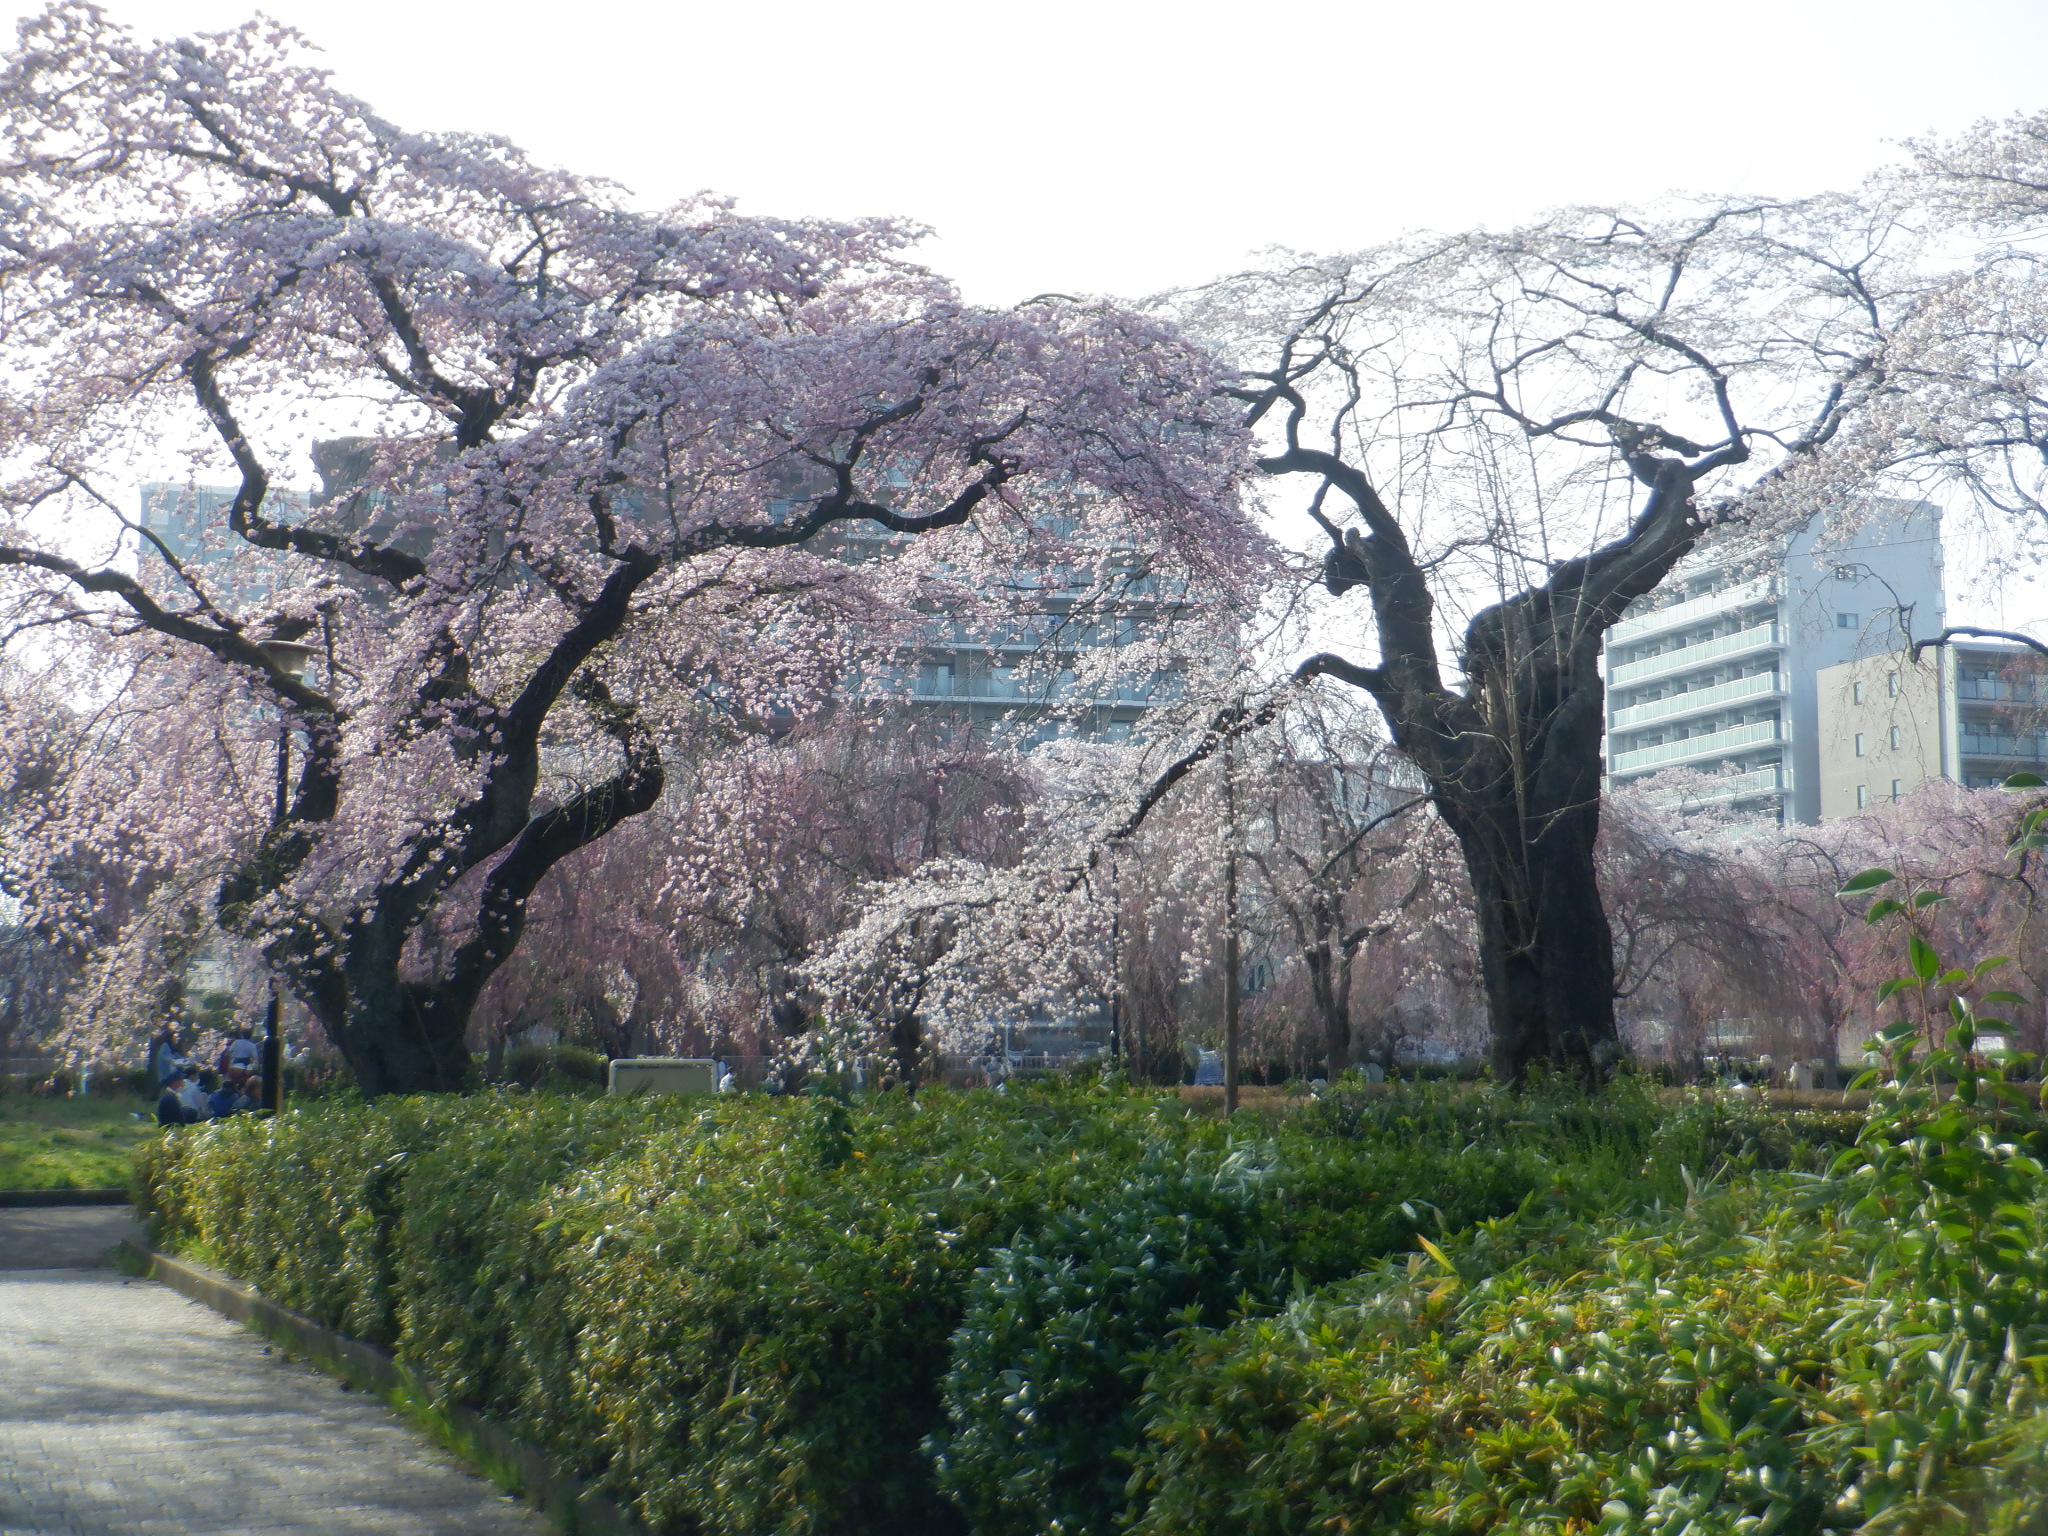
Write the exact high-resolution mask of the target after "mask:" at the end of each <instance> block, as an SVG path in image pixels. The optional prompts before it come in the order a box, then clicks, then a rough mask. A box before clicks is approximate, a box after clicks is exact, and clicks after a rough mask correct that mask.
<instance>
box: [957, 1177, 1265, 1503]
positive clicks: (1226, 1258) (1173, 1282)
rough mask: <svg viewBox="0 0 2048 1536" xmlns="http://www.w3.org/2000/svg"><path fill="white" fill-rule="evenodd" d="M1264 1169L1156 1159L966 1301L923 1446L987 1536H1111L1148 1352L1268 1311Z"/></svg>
mask: <svg viewBox="0 0 2048 1536" xmlns="http://www.w3.org/2000/svg"><path fill="white" fill-rule="evenodd" d="M1270 1182H1271V1178H1270V1171H1269V1170H1267V1169H1265V1168H1261V1167H1259V1166H1258V1165H1257V1163H1256V1162H1254V1161H1253V1160H1252V1159H1251V1158H1250V1157H1248V1156H1247V1155H1246V1154H1245V1153H1244V1152H1243V1151H1242V1150H1240V1151H1237V1152H1233V1153H1231V1154H1230V1155H1228V1156H1227V1157H1225V1158H1224V1159H1222V1161H1221V1163H1220V1165H1219V1166H1215V1167H1204V1166H1201V1165H1200V1164H1199V1163H1198V1164H1197V1165H1196V1166H1194V1167H1189V1166H1186V1165H1185V1163H1184V1162H1183V1161H1182V1160H1181V1159H1180V1158H1178V1157H1175V1156H1173V1155H1171V1154H1170V1153H1162V1152H1161V1151H1160V1150H1156V1149H1155V1150H1153V1151H1151V1152H1150V1153H1149V1154H1148V1156H1147V1157H1146V1158H1145V1160H1144V1161H1143V1162H1142V1163H1141V1164H1140V1166H1139V1167H1138V1168H1137V1169H1136V1170H1134V1176H1133V1177H1132V1178H1131V1180H1130V1181H1129V1182H1127V1183H1124V1184H1121V1185H1119V1186H1117V1187H1116V1188H1113V1189H1111V1190H1108V1191H1106V1192H1105V1193H1104V1195H1103V1196H1102V1198H1100V1199H1098V1200H1096V1201H1094V1202H1092V1203H1090V1204H1088V1205H1084V1206H1081V1207H1079V1208H1077V1209H1074V1210H1071V1211H1064V1212H1060V1213H1057V1214H1055V1215H1054V1216H1053V1217H1052V1219H1051V1220H1049V1221H1048V1222H1046V1223H1045V1224H1044V1225H1043V1226H1042V1227H1041V1228H1040V1229H1039V1230H1038V1231H1037V1232H1036V1233H1033V1234H1031V1235H1029V1236H1027V1237H1024V1238H1022V1239H1020V1240H1019V1241H1018V1242H1017V1243H1015V1244H1014V1245H1013V1246H1011V1247H1008V1248H1004V1249H999V1250H998V1251H997V1253H996V1254H995V1257H994V1260H993V1262H992V1263H990V1264H989V1265H988V1266H987V1267H985V1268H983V1269H982V1270H980V1271H979V1272H978V1273H977V1274H976V1276H975V1280H974V1285H973V1287H972V1289H971V1290H970V1291H969V1293H968V1301H967V1315H966V1318H965V1320H964V1321H963V1323H962V1324H961V1327H960V1329H959V1331H958V1332H957V1333H956V1334H955V1335H954V1336H953V1343H952V1367H951V1369H950V1370H949V1371H948V1373H947V1375H946V1380H945V1398H946V1406H947V1411H948V1416H949V1420H950V1424H949V1428H948V1430H947V1432H945V1433H942V1434H939V1435H935V1436H933V1437H932V1440H931V1450H932V1455H933V1460H934V1463H935V1465H936V1467H937V1469H938V1481H939V1486H940V1487H941V1488H943V1489H944V1490H945V1491H946V1492H947V1493H949V1494H950V1495H952V1497H953V1498H954V1499H955V1500H956V1501H957V1502H958V1503H959V1504H960V1505H961V1507H962V1508H963V1509H965V1510H966V1511H967V1513H968V1515H969V1517H970V1519H971V1521H972V1524H973V1529H974V1530H975V1531H976V1532H978V1533H986V1536H998V1533H1001V1536H1013V1533H1014V1536H1035V1533H1037V1532H1041V1531H1060V1532H1078V1531H1107V1530H1109V1529H1111V1528H1112V1522H1113V1520H1114V1518H1115V1515H1116V1513H1117V1512H1118V1511H1119V1510H1120V1509H1121V1508H1122V1505H1123V1502H1124V1501H1123V1485H1124V1480H1125V1478H1126V1477H1127V1476H1128V1468H1127V1467H1124V1466H1121V1465H1119V1464H1118V1462H1117V1460H1116V1459H1115V1453H1116V1452H1117V1450H1118V1449H1119V1448H1121V1447H1124V1446H1127V1445H1130V1444H1132V1443H1133V1442H1134V1441H1135V1439H1136V1426H1135V1422H1134V1419H1133V1411H1134V1409H1135V1406H1136V1402H1137V1397H1138V1389H1139V1387H1140V1386H1141V1385H1142V1384H1143V1381H1144V1376H1145V1372H1146V1370H1147V1368H1148V1367H1149V1365H1150V1364H1151V1360H1152V1357H1153V1354H1154V1352H1155V1351H1156V1350H1157V1349H1158V1347H1159V1346H1160V1345H1161V1344H1164V1343H1166V1342H1167V1341H1169V1340H1171V1339H1172V1338H1173V1337H1175V1335H1176V1334H1177V1333H1178V1332H1179V1330H1180V1329H1182V1328H1185V1327H1188V1326H1191V1325H1194V1324H1197V1323H1208V1324H1212V1325H1213V1324H1216V1323H1221V1322H1224V1321H1226V1320H1227V1318H1228V1315H1229V1313H1230V1311H1231V1309H1232V1307H1233V1305H1235V1304H1237V1303H1239V1302H1240V1301H1252V1300H1262V1299H1268V1298H1269V1297H1270V1293H1271V1292H1272V1290H1273V1288H1274V1286H1275V1284H1276V1282H1277V1281H1278V1280H1279V1279H1280V1274H1281V1270H1280V1253H1279V1251H1278V1250H1277V1248H1275V1247H1274V1246H1272V1244H1271V1241H1270V1228H1271V1225H1272V1224H1271V1223H1270V1222H1268V1221H1265V1220H1263V1219H1262V1211H1261V1206H1262V1203H1263V1200H1264V1197H1265V1195H1266V1187H1267V1185H1268V1184H1269V1183H1270Z"/></svg>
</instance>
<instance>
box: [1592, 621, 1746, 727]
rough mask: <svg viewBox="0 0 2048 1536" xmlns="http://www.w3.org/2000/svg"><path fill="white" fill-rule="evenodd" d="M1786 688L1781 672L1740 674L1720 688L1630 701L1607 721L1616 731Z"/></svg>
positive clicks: (1695, 712) (1694, 712) (1696, 712)
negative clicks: (1638, 702) (1637, 702)
mask: <svg viewBox="0 0 2048 1536" xmlns="http://www.w3.org/2000/svg"><path fill="white" fill-rule="evenodd" d="M1729 638H1731V639H1733V638H1734V637H1733V636H1730V637H1729ZM1784 691H1785V675H1784V674H1783V673H1782V672H1759V673H1757V674H1756V675H1755V676H1754V677H1738V678H1737V679H1736V680H1735V681H1734V682H1732V683H1722V684H1720V685H1718V686H1717V687H1713V688H1694V689H1692V690H1690V691H1688V692H1686V693H1674V694H1672V695H1671V696H1670V697H1668V698H1662V699H1652V700H1651V701H1650V702H1649V703H1647V704H1631V705H1630V706H1629V707H1628V708H1626V709H1617V710H1615V711H1614V712H1613V713H1612V714H1610V715H1609V716H1608V717H1607V724H1608V727H1609V728H1610V729H1613V730H1620V729H1622V728H1624V727H1627V726H1631V725H1648V724H1650V722H1652V721H1653V720H1670V719H1674V718H1676V717H1678V716H1680V715H1696V714H1698V713H1699V712H1700V711H1701V710H1703V709H1712V708H1714V707H1715V706H1717V705H1721V704H1727V703H1730V702H1732V701H1733V700H1736V699H1754V698H1760V697H1763V696H1765V695H1771V694H1781V693H1783V692H1784Z"/></svg>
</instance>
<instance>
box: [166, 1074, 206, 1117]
mask: <svg viewBox="0 0 2048 1536" xmlns="http://www.w3.org/2000/svg"><path fill="white" fill-rule="evenodd" d="M189 1087H191V1083H190V1082H189V1081H188V1080H187V1078H186V1076H185V1069H184V1068H183V1067H176V1066H174V1067H172V1068H171V1075H170V1076H169V1077H167V1078H165V1079H164V1091H163V1092H162V1093H161V1094H160V1095H158V1097H157V1101H156V1123H157V1124H158V1125H194V1124H197V1123H198V1120H199V1112H198V1111H197V1110H195V1109H193V1108H192V1107H191V1106H190V1105H189V1104H187V1103H186V1100H185V1090H186V1089H187V1088H189Z"/></svg>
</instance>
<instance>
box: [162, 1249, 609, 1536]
mask: <svg viewBox="0 0 2048 1536" xmlns="http://www.w3.org/2000/svg"><path fill="white" fill-rule="evenodd" d="M122 1246H123V1247H125V1248H126V1249H128V1251H129V1252H130V1253H132V1254H133V1255H134V1256H135V1257H136V1258H137V1259H138V1260H139V1261H140V1262H141V1264H142V1265H143V1267H144V1272H145V1273H147V1274H148V1276H149V1278H151V1279H152V1280H157V1281H161V1282H162V1283H163V1284H165V1285H167V1286H169V1287H170V1288H171V1289H172V1290H174V1291H177V1292H178V1293H179V1294H181V1295H184V1296H188V1297H190V1298H191V1299H192V1300H194V1301H196V1302H198V1303H200V1304H201V1305H202V1306H207V1307H211V1308H213V1310H214V1311H216V1312H218V1313H220V1314H221V1316H223V1317H226V1318H230V1319H232V1320H233V1321H235V1322H238V1323H243V1324H246V1325H247V1326H248V1327H250V1328H253V1329H254V1330H255V1331H256V1332H258V1333H260V1334H262V1335H263V1336H264V1337H265V1338H267V1339H269V1340H270V1341H271V1342H273V1343H275V1344H278V1345H281V1346H282V1347H283V1348H284V1349H285V1350H286V1351H287V1352H289V1353H290V1354H293V1355H295V1356H297V1357H298V1358H299V1359H302V1360H304V1361H306V1362H308V1363H309V1364H312V1365H315V1366H318V1367H319V1368H320V1369H321V1370H323V1371H325V1372H327V1373H328V1374H329V1375H331V1376H339V1377H340V1378H341V1379H342V1380H343V1381H346V1382H347V1383H348V1384H349V1385H350V1386H353V1387H359V1388H361V1389H363V1390H365V1391H369V1392H375V1393H376V1394H377V1395H378V1396H379V1397H382V1398H383V1399H384V1400H385V1401H386V1402H388V1403H390V1404H391V1405H392V1406H393V1407H395V1408H398V1409H399V1410H401V1411H402V1412H404V1413H407V1414H408V1415H410V1416H411V1417H413V1418H414V1419H417V1420H419V1421H421V1422H422V1423H424V1424H425V1425H426V1427H427V1428H428V1429H429V1430H431V1431H432V1432H433V1434H434V1436H435V1437H436V1438H437V1439H439V1440H440V1441H441V1442H442V1443H443V1444H445V1445H447V1446H448V1447H449V1448H450V1449H451V1450H453V1451H455V1452H456V1454H458V1455H460V1456H462V1457H463V1458H464V1459H465V1460H467V1461H469V1462H470V1463H471V1464H472V1465H474V1466H475V1467H477V1468H478V1469H479V1470H481V1471H482V1472H484V1473H485V1474H486V1475H487V1476H489V1477H490V1478H491V1480H492V1481H494V1482H496V1483H498V1484H500V1485H501V1486H505V1487H509V1488H512V1489H514V1490H516V1491H517V1492H518V1494H519V1496H520V1497H521V1498H523V1499H524V1500H525V1501H526V1502H527V1503H529V1504H531V1505H532V1506H533V1507H534V1508H536V1509H538V1510H539V1511H540V1512H541V1513H542V1514H544V1515H546V1516H547V1517H548V1519H549V1520H551V1521H553V1522H554V1524H555V1525H556V1526H558V1527H559V1528H560V1529H561V1530H562V1531H563V1532H564V1533H565V1536H646V1529H645V1527H643V1526H642V1525H641V1524H640V1523H639V1522H638V1521H636V1520H635V1519H634V1518H633V1517H632V1516H631V1515H629V1514H627V1513H626V1511H624V1510H623V1509H621V1508H619V1506H618V1505H617V1504H614V1503H613V1502H612V1501H611V1500H610V1499H608V1498H606V1497H605V1496H604V1495H603V1494H600V1493H596V1492H594V1491H592V1490H591V1489H590V1488H589V1487H587V1486H586V1485H585V1484H584V1482H583V1480H582V1479H581V1478H579V1477H575V1476H572V1475H569V1474H566V1473H562V1472H558V1471H556V1470H555V1468H554V1467H553V1466H552V1465H550V1463H549V1461H548V1459H547V1457H546V1456H544V1455H543V1454H542V1453H541V1452H540V1450H539V1449H538V1448H537V1447H535V1446H532V1445H529V1444H527V1443H526V1442H525V1441H524V1440H520V1439H518V1438H517V1437H515V1436H513V1435H510V1434H508V1433H506V1431H505V1430H504V1429H502V1428H500V1427H499V1426H498V1425H496V1424H494V1423H492V1422H491V1421H490V1420H489V1419H486V1418H484V1417H482V1416H481V1415H479V1414H476V1413H474V1412H472V1411H471V1410H469V1409H467V1408H464V1407H461V1406H460V1405H457V1404H444V1403H443V1402H441V1400H440V1398H441V1394H440V1393H439V1392H438V1391H436V1390H435V1386H434V1382H433V1381H432V1379H431V1378H429V1377H426V1376H423V1375H421V1374H420V1373H419V1372H417V1371H415V1370H413V1369H412V1368H411V1367H410V1366H408V1365H406V1364H404V1363H403V1362H401V1361H399V1360H395V1359H393V1358H392V1356H391V1355H390V1353H389V1352H388V1351H386V1350H382V1349H379V1348H378V1347H377V1346H376V1345H374V1344H365V1343H363V1342H362V1341H361V1340H360V1339H351V1338H348V1337H346V1336H344V1335H342V1334H339V1333H335V1332H333V1331H332V1330H331V1329H327V1328H323V1327H321V1326H320V1325H319V1324H318V1323H316V1322H314V1321H313V1320H312V1319H311V1318H310V1317H305V1316H302V1315H301V1314H299V1313H297V1312H294V1311H292V1310H291V1309H290V1308H288V1307H281V1306H279V1305H278V1304H277V1303H276V1302H274V1301H272V1300H271V1299H270V1298H269V1297H268V1296H265V1295H264V1294H263V1293H262V1292H260V1291H257V1290H254V1289H252V1288H251V1287H249V1286H246V1285H243V1284H242V1283H241V1282H240V1281H239V1280H233V1279H230V1278H229V1277H228V1276H226V1275H223V1274H221V1273H220V1272H219V1271H217V1270H212V1269H208V1268H207V1267H206V1266H205V1265H203V1264H194V1263H192V1262H191V1261H190V1260H188V1259H174V1258H172V1257H171V1256H170V1255H169V1254H166V1253H158V1252H157V1251H156V1250H155V1249H153V1248H149V1247H145V1246H144V1245H143V1244H141V1243H138V1242H136V1241H134V1240H133V1239H132V1238H124V1239H123V1240H122Z"/></svg>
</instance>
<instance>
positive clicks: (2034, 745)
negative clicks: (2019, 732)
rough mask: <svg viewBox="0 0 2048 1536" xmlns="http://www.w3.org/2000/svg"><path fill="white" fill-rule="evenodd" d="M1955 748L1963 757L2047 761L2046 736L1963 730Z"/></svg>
mask: <svg viewBox="0 0 2048 1536" xmlns="http://www.w3.org/2000/svg"><path fill="white" fill-rule="evenodd" d="M1956 750H1957V751H1958V752H1959V753H1961V754H1962V755H1963V756H1964V757H1995V758H1998V759H2000V760H2001V761H2003V762H2008V763H2038V762H2043V761H2048V736H1986V735H1980V734H1978V733H1975V732H1972V731H1965V732H1963V733H1962V735H1961V736H1960V737H1959V738H1958V739H1957V742H1956Z"/></svg>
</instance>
